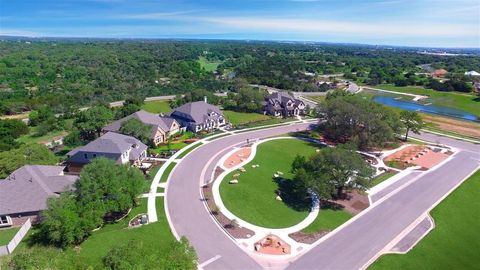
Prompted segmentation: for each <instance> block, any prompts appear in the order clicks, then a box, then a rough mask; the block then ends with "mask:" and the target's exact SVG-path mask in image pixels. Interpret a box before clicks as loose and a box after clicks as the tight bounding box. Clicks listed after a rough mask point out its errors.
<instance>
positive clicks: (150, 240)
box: [2, 197, 175, 269]
mask: <svg viewBox="0 0 480 270" xmlns="http://www.w3.org/2000/svg"><path fill="white" fill-rule="evenodd" d="M156 207H157V215H158V221H157V222H155V223H152V224H148V225H144V226H142V227H139V228H135V229H129V228H127V224H128V222H129V220H130V219H132V218H133V217H134V216H135V215H137V214H140V213H147V199H146V198H144V199H141V200H140V205H139V206H138V207H135V208H134V209H132V211H131V212H130V213H129V215H128V217H126V218H125V219H123V220H122V221H120V222H118V223H116V224H109V225H106V226H104V227H103V228H101V229H100V230H98V231H95V232H93V233H92V235H91V236H90V237H89V238H88V239H87V240H86V241H84V242H83V243H82V244H81V245H80V247H79V248H78V249H74V248H67V249H65V250H59V249H58V250H56V249H51V252H52V257H54V258H52V261H59V260H61V261H63V262H64V263H68V265H65V264H64V265H62V269H72V268H73V265H75V261H74V260H70V259H68V258H76V260H78V261H80V262H82V263H83V264H85V265H86V266H88V267H89V268H88V269H103V264H102V258H103V257H104V256H105V255H107V253H108V252H109V251H110V250H111V249H112V248H114V247H117V246H120V245H124V244H126V243H128V242H130V241H141V242H142V243H143V245H144V246H146V247H147V249H150V250H164V251H167V249H168V248H169V247H170V243H172V242H173V241H175V238H174V237H173V235H172V233H171V232H170V227H169V225H168V221H167V219H166V216H165V212H164V201H163V198H160V197H159V198H156ZM36 230H37V229H31V230H30V232H29V236H27V237H25V238H27V239H25V240H24V241H22V243H21V244H20V245H19V246H18V247H17V249H16V250H15V252H14V254H17V253H19V252H21V251H22V250H26V249H32V251H33V252H37V251H36V250H38V252H42V251H44V250H45V249H47V248H46V247H44V246H40V245H33V246H28V244H27V241H28V237H31V235H32V234H33V233H35V231H36ZM48 249H50V248H48ZM146 255H148V254H146ZM7 257H8V256H7ZM2 259H3V260H2V262H5V261H7V260H8V258H5V257H3V258H2ZM4 260H5V261H4ZM52 269H57V268H55V267H52ZM85 269H86V268H85Z"/></svg>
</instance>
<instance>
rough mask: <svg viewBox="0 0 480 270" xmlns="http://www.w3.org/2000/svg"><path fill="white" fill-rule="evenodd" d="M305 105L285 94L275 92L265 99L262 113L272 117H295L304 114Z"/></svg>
mask: <svg viewBox="0 0 480 270" xmlns="http://www.w3.org/2000/svg"><path fill="white" fill-rule="evenodd" d="M304 112H305V103H304V102H303V101H301V100H300V99H296V98H293V97H292V96H290V95H289V94H288V93H287V92H275V93H273V94H271V95H270V96H268V97H267V98H266V99H265V102H264V106H263V113H264V114H269V115H273V116H283V117H289V116H295V115H300V114H304Z"/></svg>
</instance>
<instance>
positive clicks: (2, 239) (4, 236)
mask: <svg viewBox="0 0 480 270" xmlns="http://www.w3.org/2000/svg"><path fill="white" fill-rule="evenodd" d="M19 229H20V228H9V229H2V230H0V246H4V245H7V244H8V243H9V242H10V241H11V240H12V239H13V237H14V236H15V234H16V233H17V232H18V230H19Z"/></svg>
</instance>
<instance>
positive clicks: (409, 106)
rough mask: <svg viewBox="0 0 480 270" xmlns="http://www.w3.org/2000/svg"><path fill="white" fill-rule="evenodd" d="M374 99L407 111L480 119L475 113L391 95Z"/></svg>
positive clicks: (471, 119)
mask: <svg viewBox="0 0 480 270" xmlns="http://www.w3.org/2000/svg"><path fill="white" fill-rule="evenodd" d="M373 100H374V101H375V102H377V103H380V104H383V105H387V106H391V107H395V108H400V109H403V110H407V111H418V112H423V113H431V114H437V115H443V116H448V117H454V118H460V119H463V120H468V121H480V119H479V118H478V117H477V116H475V115H473V114H470V113H467V112H465V111H462V110H458V109H453V108H448V107H443V106H437V105H424V104H420V103H416V102H408V101H402V100H398V99H395V98H394V97H391V96H375V97H374V98H373Z"/></svg>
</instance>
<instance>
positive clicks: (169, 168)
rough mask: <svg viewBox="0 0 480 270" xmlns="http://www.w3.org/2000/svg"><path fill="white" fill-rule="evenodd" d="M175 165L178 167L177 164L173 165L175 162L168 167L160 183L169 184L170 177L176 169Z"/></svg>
mask: <svg viewBox="0 0 480 270" xmlns="http://www.w3.org/2000/svg"><path fill="white" fill-rule="evenodd" d="M175 165H177V163H173V162H172V163H170V165H168V167H167V168H166V169H165V171H164V172H163V174H162V177H160V183H163V182H167V180H168V176H169V175H170V173H171V172H172V170H173V167H175Z"/></svg>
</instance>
